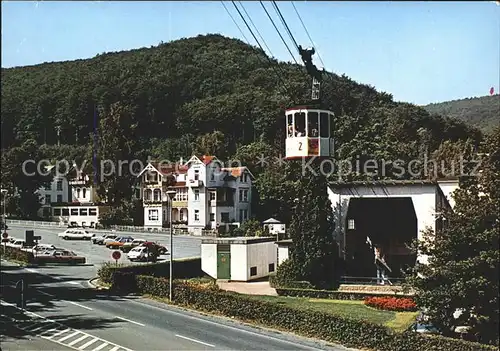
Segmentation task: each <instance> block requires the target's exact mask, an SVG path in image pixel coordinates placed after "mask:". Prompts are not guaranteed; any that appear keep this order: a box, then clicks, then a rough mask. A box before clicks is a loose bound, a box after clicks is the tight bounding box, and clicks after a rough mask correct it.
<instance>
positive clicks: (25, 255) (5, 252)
mask: <svg viewBox="0 0 500 351" xmlns="http://www.w3.org/2000/svg"><path fill="white" fill-rule="evenodd" d="M1 253H2V257H3V258H5V259H7V260H9V259H10V260H15V261H17V262H23V263H26V264H39V265H44V264H55V263H58V264H82V263H85V257H81V258H74V259H71V260H66V261H61V260H60V259H55V258H53V257H46V256H45V257H44V256H35V255H33V253H32V252H26V251H23V250H21V249H19V248H17V247H9V246H6V247H4V246H3V245H2V248H1Z"/></svg>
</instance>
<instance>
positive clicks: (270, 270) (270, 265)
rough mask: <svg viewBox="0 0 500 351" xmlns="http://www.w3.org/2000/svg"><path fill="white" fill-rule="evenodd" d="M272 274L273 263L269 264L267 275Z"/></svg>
mask: <svg viewBox="0 0 500 351" xmlns="http://www.w3.org/2000/svg"><path fill="white" fill-rule="evenodd" d="M271 272H274V263H269V273H271Z"/></svg>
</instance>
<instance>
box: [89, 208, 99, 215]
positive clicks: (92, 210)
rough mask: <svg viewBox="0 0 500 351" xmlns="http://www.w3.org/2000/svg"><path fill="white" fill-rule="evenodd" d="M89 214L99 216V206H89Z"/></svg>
mask: <svg viewBox="0 0 500 351" xmlns="http://www.w3.org/2000/svg"><path fill="white" fill-rule="evenodd" d="M89 216H97V208H89Z"/></svg>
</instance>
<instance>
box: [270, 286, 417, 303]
mask: <svg viewBox="0 0 500 351" xmlns="http://www.w3.org/2000/svg"><path fill="white" fill-rule="evenodd" d="M276 293H277V294H278V295H279V296H291V297H308V298H314V299H330V300H359V301H362V300H364V299H366V298H368V297H373V296H377V297H394V295H387V293H374V292H350V291H336V290H315V289H292V288H276ZM397 296H398V297H406V295H403V294H398V295H397ZM409 297H411V296H409Z"/></svg>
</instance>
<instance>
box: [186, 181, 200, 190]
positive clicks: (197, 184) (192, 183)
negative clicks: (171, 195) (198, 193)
mask: <svg viewBox="0 0 500 351" xmlns="http://www.w3.org/2000/svg"><path fill="white" fill-rule="evenodd" d="M187 184H188V186H189V187H191V188H199V187H201V186H203V182H202V181H201V180H200V179H189V180H188V182H187Z"/></svg>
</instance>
